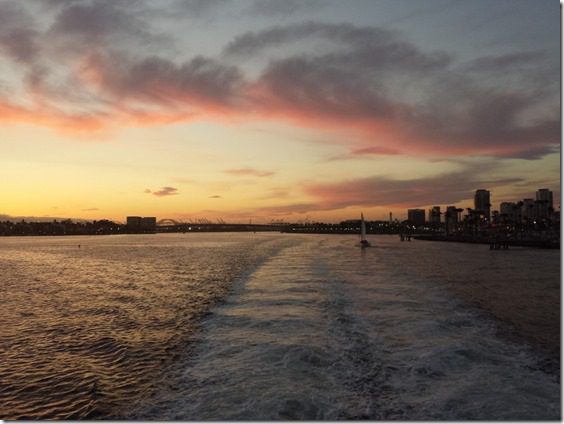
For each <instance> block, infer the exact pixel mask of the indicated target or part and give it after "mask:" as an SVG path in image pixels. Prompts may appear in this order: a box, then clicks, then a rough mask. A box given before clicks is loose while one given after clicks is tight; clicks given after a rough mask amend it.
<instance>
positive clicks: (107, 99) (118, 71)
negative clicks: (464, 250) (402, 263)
mask: <svg viewBox="0 0 564 424" xmlns="http://www.w3.org/2000/svg"><path fill="white" fill-rule="evenodd" d="M314 3H315V2H314ZM314 3H311V2H306V3H302V2H298V1H295V0H291V1H289V2H284V1H280V2H279V1H276V2H273V1H270V0H263V1H258V0H257V1H256V2H254V3H251V6H250V7H251V9H254V10H255V12H256V13H259V14H260V13H262V14H264V15H268V14H270V15H276V14H279V15H283V14H291V13H294V12H295V11H296V10H298V9H300V8H304V7H309V6H310V5H312V4H314ZM228 4H232V3H230V2H228V1H225V2H223V1H219V0H213V1H202V0H193V1H188V0H187V1H178V2H175V3H173V5H174V7H173V8H172V9H170V10H180V9H183V10H185V11H187V12H186V13H190V14H195V15H197V14H198V13H207V12H206V11H209V10H211V9H214V8H221V7H223V8H225V7H226V5H228ZM29 5H35V6H34V7H35V10H38V8H40V9H42V10H49V11H50V12H49V13H50V14H49V19H52V25H50V26H49V25H43V26H44V27H45V26H47V27H49V29H47V30H46V31H45V32H41V31H40V30H39V29H38V28H39V27H38V26H37V25H36V23H35V18H34V17H33V16H32V14H31V13H30V12H29V10H32V9H33V7H31V8H28V9H29V10H26V7H27V6H29ZM38 5H42V6H41V7H40V6H38ZM175 8H176V9H175ZM157 9H158V8H157V7H154V6H151V5H150V3H149V2H143V1H135V0H123V1H119V2H115V1H107V0H94V1H89V2H86V1H81V2H75V1H71V0H69V1H59V0H52V1H49V2H46V3H43V4H42V3H39V2H31V1H30V2H29V3H28V2H25V3H24V2H19V3H16V2H0V54H2V55H3V56H5V57H7V58H8V59H9V60H11V61H12V62H13V64H14V68H15V67H18V71H19V72H20V74H21V81H20V82H21V83H22V84H21V86H22V87H23V90H25V92H23V93H22V94H23V95H22V96H16V97H19V98H24V97H25V98H27V97H29V98H32V99H33V100H34V101H35V102H36V105H32V106H29V105H25V106H24V105H22V104H19V103H17V102H14V100H13V99H12V98H8V97H7V96H2V97H0V111H1V112H2V114H0V119H2V120H3V121H7V120H10V119H11V120H14V121H23V122H33V123H35V124H39V125H45V126H51V127H54V128H62V127H69V128H71V129H80V128H82V129H83V130H85V131H92V130H99V129H100V128H104V127H105V126H110V125H112V124H115V123H123V122H126V123H134V124H138V125H151V124H154V123H169V122H177V121H181V120H188V119H195V117H198V116H203V115H205V114H207V116H215V117H217V116H221V118H224V117H226V118H228V119H229V118H232V117H235V118H237V119H241V118H249V119H259V120H260V119H268V120H278V121H284V122H290V123H293V124H296V125H300V126H307V127H314V128H316V129H324V130H326V131H332V130H334V129H338V130H339V131H348V132H349V134H352V135H353V137H349V138H343V140H344V141H343V143H344V144H348V147H349V149H350V151H351V154H350V155H349V156H350V157H352V158H354V157H360V156H366V155H377V154H410V155H427V156H430V157H439V156H448V155H465V154H476V155H486V156H499V157H519V158H526V159H537V158H539V157H541V156H543V155H545V154H547V153H550V152H554V151H557V150H558V146H559V143H560V114H559V112H560V110H559V106H560V105H559V101H560V99H559V93H560V87H559V81H560V79H559V76H560V75H559V74H560V72H559V71H560V69H559V68H560V62H559V58H558V57H555V56H557V55H551V54H549V52H547V51H525V52H519V53H510V54H499V55H490V56H485V57H481V58H477V59H473V60H471V61H469V62H466V63H460V62H459V61H457V60H456V57H455V56H453V55H452V54H449V53H446V52H440V51H424V50H422V49H420V48H419V47H417V45H416V44H415V43H414V42H411V41H409V40H405V39H404V38H402V37H401V35H400V34H398V33H396V32H394V31H390V30H388V29H385V28H377V27H360V26H355V25H352V24H349V23H344V24H336V23H322V22H312V21H310V22H302V23H294V24H289V25H278V26H273V27H270V28H266V29H263V30H259V31H251V32H246V33H244V34H241V35H239V36H237V37H235V38H234V39H233V41H232V42H230V43H229V44H227V45H226V46H225V48H224V49H223V54H222V55H220V56H219V57H217V58H212V57H204V56H193V57H191V58H189V59H188V60H182V61H181V60H176V59H175V58H174V57H173V56H172V53H171V50H168V49H166V48H165V49H162V50H159V52H158V55H156V54H155V47H158V46H163V45H167V43H168V42H169V41H170V39H171V38H172V36H173V35H172V34H166V31H163V30H160V31H157V30H156V28H157V27H158V25H153V23H154V22H153V21H154V18H155V16H159V15H158V10H157ZM179 16H184V15H182V14H179ZM46 23H48V19H46V20H45V21H44V22H43V24H46ZM160 23H161V24H162V21H160ZM167 40H168V41H167ZM275 49H277V51H276V55H274V56H271V53H272V51H273V50H275ZM296 51H299V52H298V53H296ZM249 58H250V59H255V58H262V59H266V61H267V62H266V65H265V66H264V67H263V68H262V69H260V70H259V72H258V77H257V78H256V79H254V80H251V79H250V77H246V76H245V74H244V72H243V69H245V67H246V61H248V60H249ZM233 63H238V65H234V64H233ZM22 64H24V65H25V66H23V67H22V66H21V65H22ZM20 68H21V70H20ZM14 91H16V90H14ZM6 92H9V90H6ZM14 98H15V97H14ZM349 140H353V141H349Z"/></svg>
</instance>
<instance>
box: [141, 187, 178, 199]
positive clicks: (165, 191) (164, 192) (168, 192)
mask: <svg viewBox="0 0 564 424" xmlns="http://www.w3.org/2000/svg"><path fill="white" fill-rule="evenodd" d="M146 192H147V191H145V193H146ZM152 194H153V196H157V197H164V196H173V195H175V194H178V189H177V188H174V187H163V188H161V189H160V190H158V191H153V192H152Z"/></svg>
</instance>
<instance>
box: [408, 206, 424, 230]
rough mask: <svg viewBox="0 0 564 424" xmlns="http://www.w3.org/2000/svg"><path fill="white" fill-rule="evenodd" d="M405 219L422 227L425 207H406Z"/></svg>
mask: <svg viewBox="0 0 564 424" xmlns="http://www.w3.org/2000/svg"><path fill="white" fill-rule="evenodd" d="M407 220H408V221H409V223H410V224H411V225H415V226H416V227H423V226H424V225H425V209H408V210H407Z"/></svg>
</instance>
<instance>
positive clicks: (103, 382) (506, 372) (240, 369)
mask: <svg viewBox="0 0 564 424" xmlns="http://www.w3.org/2000/svg"><path fill="white" fill-rule="evenodd" d="M371 241H372V243H373V245H374V247H372V248H369V249H360V248H357V247H356V246H355V243H356V240H355V238H354V237H350V236H323V235H282V234H273V233H266V234H245V233H240V234H184V235H180V234H173V235H150V236H149V235H148V236H138V235H136V236H109V237H83V238H77V237H60V238H54V237H53V238H11V239H1V240H0V275H2V279H1V281H0V282H1V284H2V288H3V293H4V295H3V297H2V300H1V302H2V309H3V312H4V313H3V316H2V317H1V318H0V334H1V335H2V346H1V347H0V349H2V350H0V405H1V406H0V417H1V418H4V419H9V418H128V419H144V420H152V419H158V420H170V419H182V420H225V419H238V420H252V419H261V420H277V419H308V420H312V419H327V420H335V419H358V418H367V419H387V420H389V419H418V420H421V419H434V420H442V419H448V420H456V419H510V420H515V419H535V420H538V419H559V418H560V381H559V378H558V377H559V376H558V375H557V374H555V373H551V372H548V371H547V370H546V369H543V367H542V366H541V365H540V364H542V363H543V361H545V360H546V358H545V356H544V353H543V352H542V351H540V350H539V349H536V348H534V347H533V346H532V345H530V344H529V343H528V339H526V338H523V337H521V338H519V337H506V335H507V334H510V333H511V331H510V330H511V328H510V327H508V326H505V327H506V328H505V330H506V331H505V332H504V331H500V330H503V327H504V324H503V320H501V321H500V320H499V319H496V318H494V317H493V316H492V314H491V313H490V312H491V311H488V308H487V307H488V303H487V299H488V298H489V297H488V296H485V297H483V298H484V299H486V301H484V302H481V301H480V299H481V297H480V296H479V293H478V294H476V290H481V291H483V290H486V289H487V287H488V286H487V284H484V282H487V281H489V280H492V281H493V280H495V279H499V280H500V281H502V282H505V283H507V282H511V283H512V284H515V287H525V286H527V287H528V285H526V284H524V283H523V282H527V281H535V282H536V283H537V284H541V283H542V284H544V286H546V287H549V288H550V287H552V290H555V292H554V293H556V296H558V294H559V291H558V290H559V289H558V287H559V269H560V268H559V267H560V262H559V252H553V251H540V250H531V249H515V250H512V251H510V252H501V251H489V250H487V246H475V245H462V244H456V245H452V244H448V243H428V242H417V241H413V242H410V243H407V242H405V243H400V242H399V241H398V240H397V239H396V237H385V236H382V237H373V239H372V240H371ZM78 244H80V245H81V247H80V248H78ZM539 267H541V269H542V270H543V272H540V273H539ZM488 279H489V280H488ZM492 284H493V283H492ZM529 285H530V284H529ZM469 286H472V287H473V288H469ZM461 287H462V288H461ZM554 287H556V288H554ZM537 291H539V292H540V290H537ZM468 293H471V294H472V296H474V297H472V296H470V297H469V296H468V295H467V294H468ZM551 293H553V292H551ZM554 293H553V295H554ZM546 295H547V290H544V291H542V293H540V294H539V296H546ZM508 299H510V300H511V296H508ZM474 300H476V301H474ZM510 303H512V304H517V303H518V302H517V301H516V300H515V301H511V302H510ZM517 306H519V305H517ZM501 315H502V316H501V317H502V318H504V317H503V309H502V310H501ZM558 316H559V313H558V311H556V317H558ZM556 319H558V318H556ZM556 327H557V325H556ZM506 333H507V334H506Z"/></svg>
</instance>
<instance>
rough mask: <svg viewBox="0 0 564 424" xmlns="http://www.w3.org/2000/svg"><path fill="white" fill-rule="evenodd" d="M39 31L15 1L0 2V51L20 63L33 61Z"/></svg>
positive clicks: (27, 13)
mask: <svg viewBox="0 0 564 424" xmlns="http://www.w3.org/2000/svg"><path fill="white" fill-rule="evenodd" d="M38 38H39V32H38V31H37V30H36V28H35V21H34V19H33V17H32V16H31V14H30V13H29V12H28V11H27V10H25V9H23V8H22V7H20V5H19V4H17V3H15V2H1V3H0V51H3V52H4V54H6V55H7V56H9V57H11V58H12V59H14V60H16V61H17V62H20V63H32V62H34V61H35V59H36V57H37V55H38V53H39V50H40V47H39V44H38Z"/></svg>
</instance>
